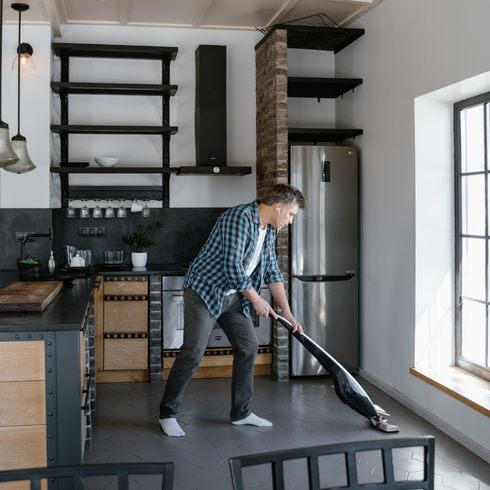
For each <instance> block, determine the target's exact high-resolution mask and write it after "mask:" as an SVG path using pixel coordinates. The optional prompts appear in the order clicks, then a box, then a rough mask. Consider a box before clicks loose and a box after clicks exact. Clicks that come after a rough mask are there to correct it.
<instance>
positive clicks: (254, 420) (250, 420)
mask: <svg viewBox="0 0 490 490" xmlns="http://www.w3.org/2000/svg"><path fill="white" fill-rule="evenodd" d="M232 424H233V425H255V427H272V422H270V421H269V420H267V419H262V418H260V417H257V415H255V414H254V413H251V414H249V415H247V416H246V417H245V418H244V419H240V420H234V421H233V422H232Z"/></svg>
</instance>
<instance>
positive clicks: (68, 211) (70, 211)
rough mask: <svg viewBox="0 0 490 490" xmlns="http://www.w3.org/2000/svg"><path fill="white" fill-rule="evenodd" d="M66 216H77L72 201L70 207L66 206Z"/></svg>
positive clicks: (69, 202) (69, 203)
mask: <svg viewBox="0 0 490 490" xmlns="http://www.w3.org/2000/svg"><path fill="white" fill-rule="evenodd" d="M65 216H66V217H67V218H75V216H76V214H75V208H74V207H73V206H72V201H68V207H67V208H66V211H65Z"/></svg>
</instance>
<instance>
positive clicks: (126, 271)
mask: <svg viewBox="0 0 490 490" xmlns="http://www.w3.org/2000/svg"><path fill="white" fill-rule="evenodd" d="M187 267H188V265H187V264H147V265H146V267H133V266H131V265H121V266H119V265H114V266H104V265H102V264H100V265H96V266H95V274H98V275H101V276H108V275H111V276H114V275H119V276H128V275H133V276H136V275H143V276H144V275H151V274H160V275H162V276H183V275H185V273H186V272H187Z"/></svg>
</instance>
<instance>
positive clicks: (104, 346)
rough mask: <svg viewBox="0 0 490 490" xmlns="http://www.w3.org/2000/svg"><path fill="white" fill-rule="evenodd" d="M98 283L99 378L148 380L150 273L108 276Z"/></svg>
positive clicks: (97, 344) (97, 364)
mask: <svg viewBox="0 0 490 490" xmlns="http://www.w3.org/2000/svg"><path fill="white" fill-rule="evenodd" d="M97 283H98V292H97V293H96V308H98V309H99V310H100V313H99V315H98V316H97V324H96V342H95V348H96V353H95V357H96V366H97V380H98V381H101V382H104V381H146V380H148V379H149V370H148V357H149V356H148V321H149V318H148V316H149V312H148V276H143V275H142V276H139V275H131V276H119V275H114V276H111V275H106V276H104V277H102V276H100V277H98V278H97Z"/></svg>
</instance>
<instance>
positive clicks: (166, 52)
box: [52, 43, 178, 61]
mask: <svg viewBox="0 0 490 490" xmlns="http://www.w3.org/2000/svg"><path fill="white" fill-rule="evenodd" d="M52 48H53V52H54V54H55V55H56V56H59V57H62V56H69V57H79V58H122V59H146V60H167V61H171V60H175V58H176V56H177V51H178V48H176V47H164V46H129V45H124V44H78V43H53V44H52Z"/></svg>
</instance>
